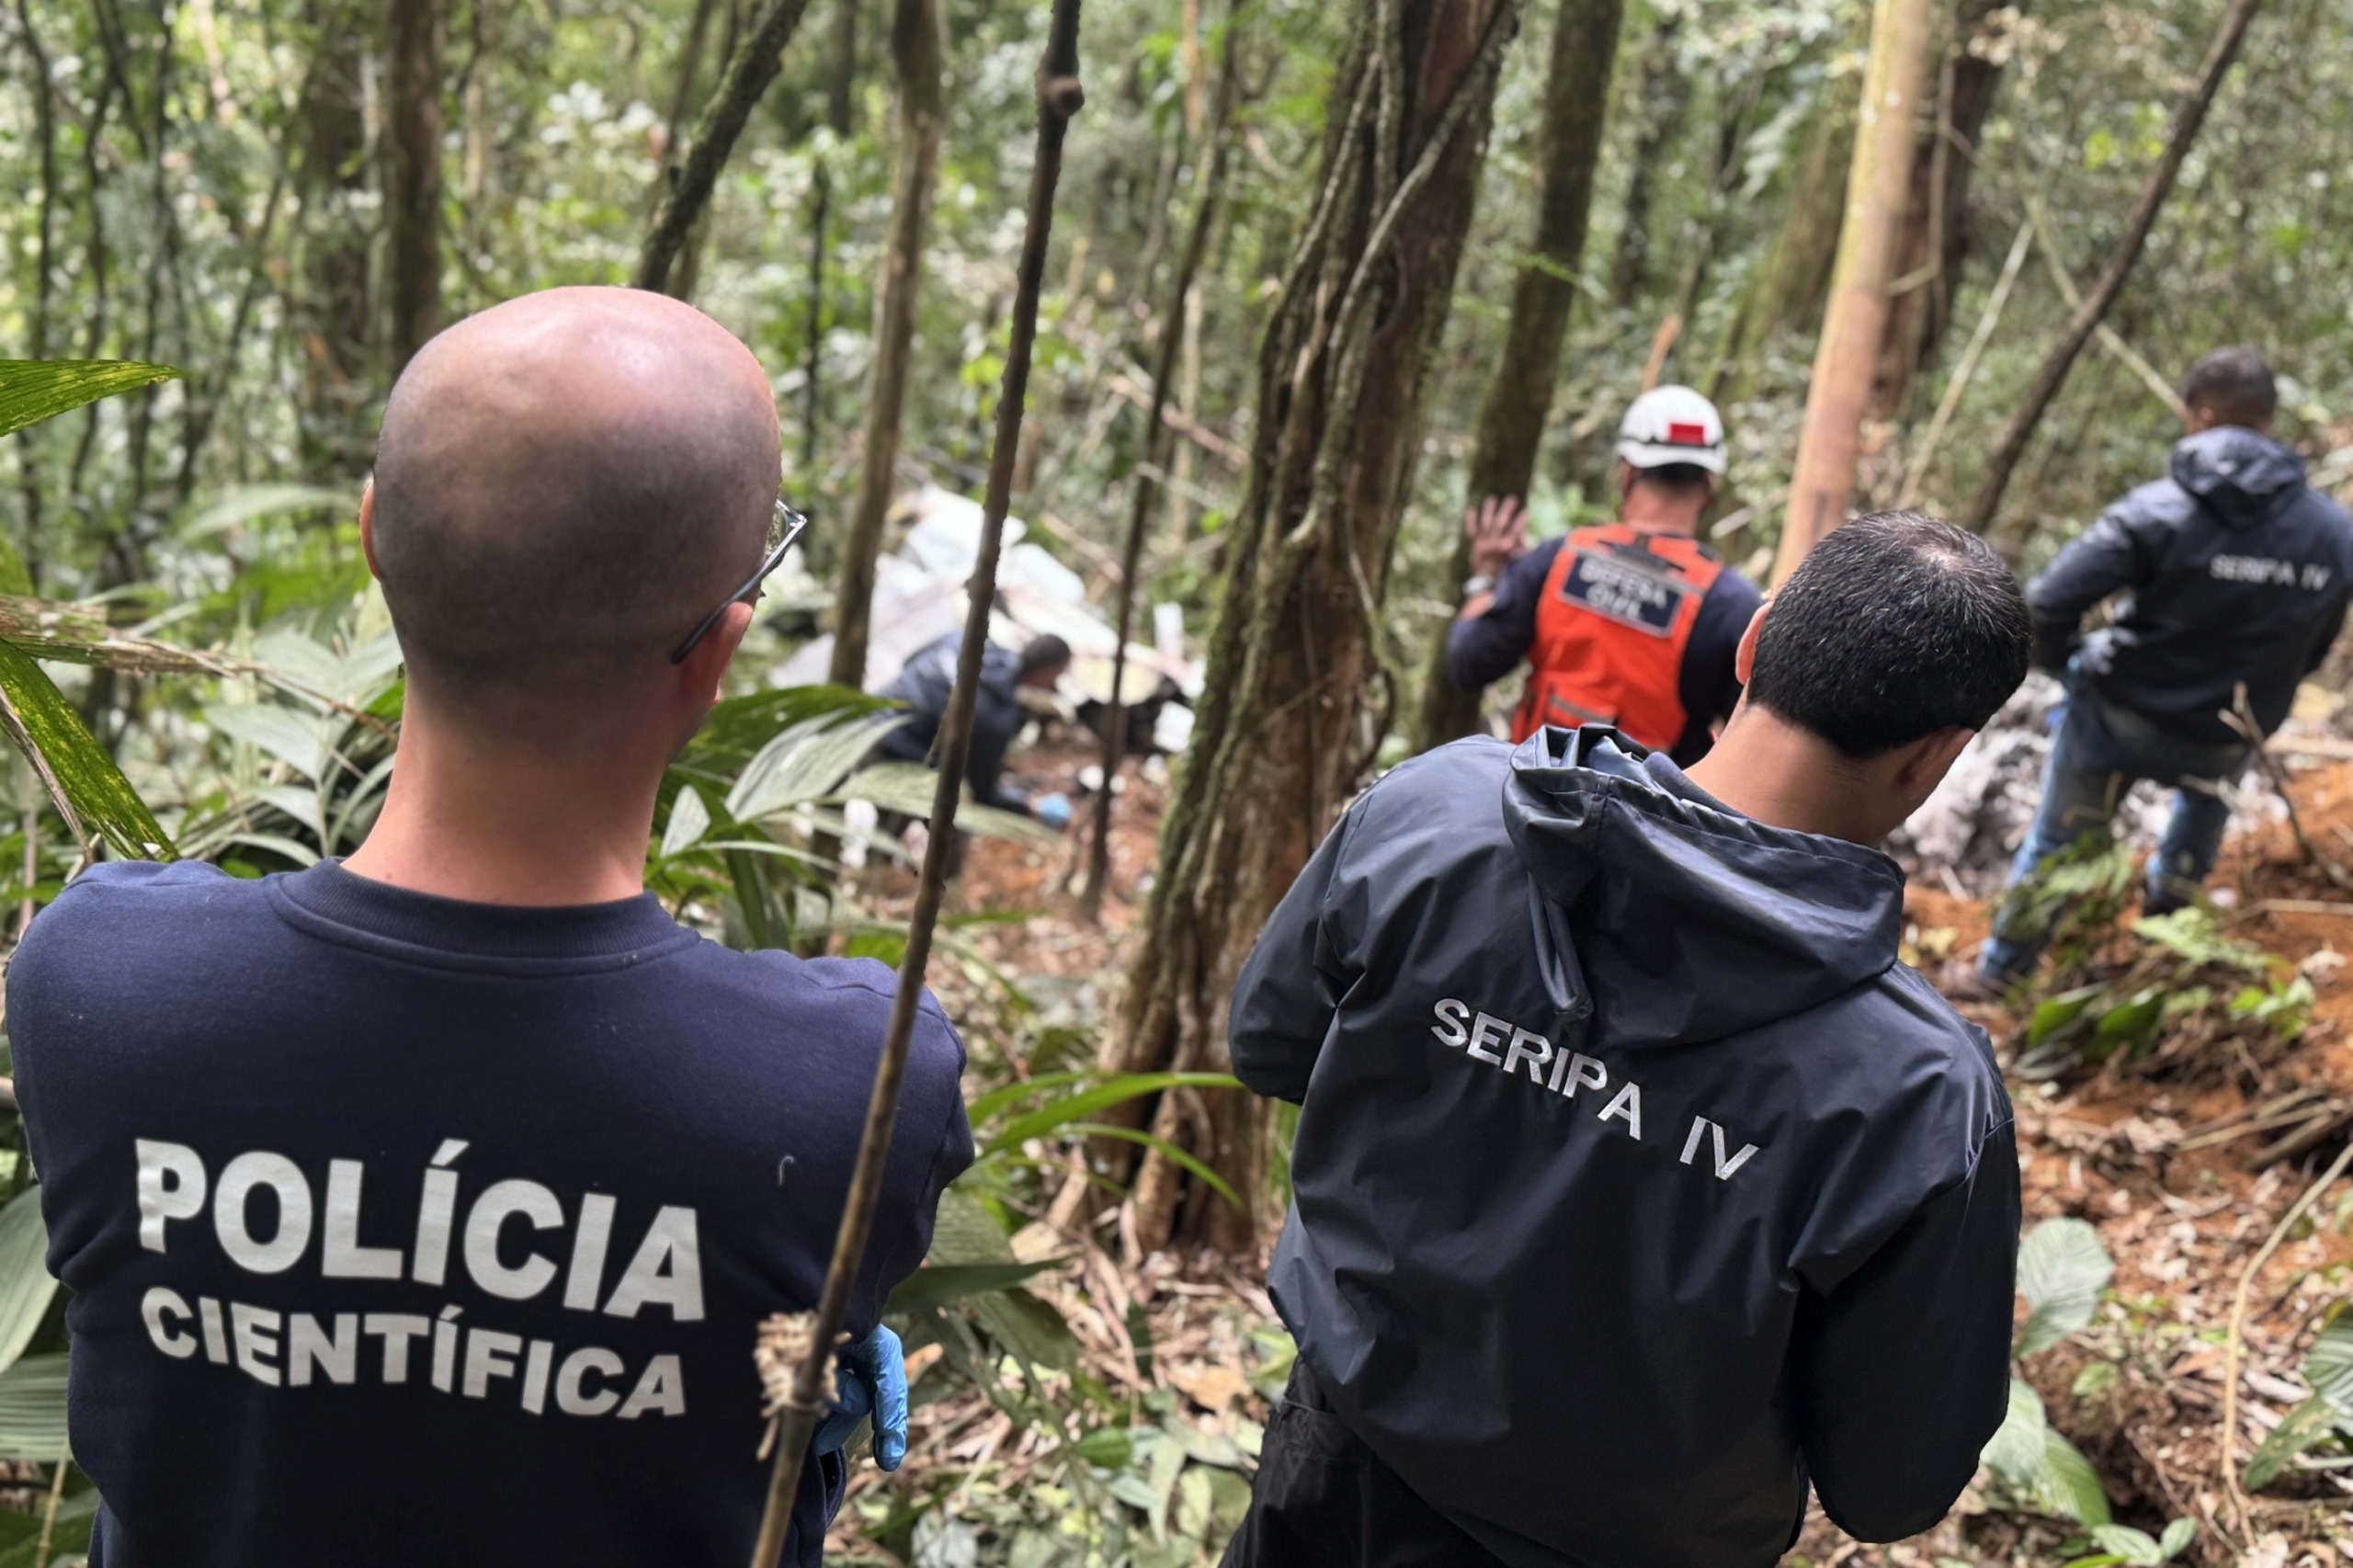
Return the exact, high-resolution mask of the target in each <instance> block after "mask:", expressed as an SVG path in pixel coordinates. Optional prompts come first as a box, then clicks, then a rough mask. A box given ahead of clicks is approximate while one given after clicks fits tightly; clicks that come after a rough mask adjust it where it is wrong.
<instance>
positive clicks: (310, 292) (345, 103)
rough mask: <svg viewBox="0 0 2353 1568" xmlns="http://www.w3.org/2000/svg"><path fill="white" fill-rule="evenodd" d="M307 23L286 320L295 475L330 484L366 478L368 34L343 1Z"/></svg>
mask: <svg viewBox="0 0 2353 1568" xmlns="http://www.w3.org/2000/svg"><path fill="white" fill-rule="evenodd" d="M307 20H308V22H309V26H310V28H311V32H312V36H313V48H314V49H315V50H316V51H317V66H316V68H315V69H314V70H313V71H312V72H311V73H310V74H309V76H308V77H307V78H306V83H307V86H306V90H305V91H304V92H303V94H302V97H301V102H300V104H299V105H298V106H297V107H296V109H295V122H296V124H297V125H298V126H300V127H301V163H300V164H299V165H297V168H296V180H295V189H296V190H297V192H298V193H299V194H300V196H301V258H302V259H301V287H300V288H297V289H295V290H292V298H291V301H290V313H291V315H292V317H293V321H294V326H295V332H296V336H297V341H299V342H300V343H301V349H302V401H301V453H302V471H303V472H304V473H305V474H307V475H313V476H317V477H323V478H335V477H342V476H347V475H354V474H358V473H362V472H366V471H367V468H368V441H367V437H366V436H365V434H364V433H363V432H362V431H361V429H360V422H359V410H360V408H361V407H362V406H364V405H365V404H366V403H367V402H368V400H369V391H370V389H369V374H368V368H369V343H370V341H371V339H372V336H373V334H372V333H371V332H370V330H369V323H370V322H371V321H372V320H373V319H374V314H373V312H372V311H371V309H370V307H369V295H368V231H367V225H366V224H365V223H364V222H362V220H361V215H360V211H359V208H360V206H361V198H362V197H364V195H365V194H366V191H367V187H368V160H367V156H366V153H367V146H368V126H367V121H366V119H365V118H364V114H363V111H362V109H361V108H360V100H361V92H360V74H361V72H362V71H363V70H364V69H365V65H364V62H365V58H366V56H365V49H366V41H367V31H366V29H365V28H362V27H361V26H360V18H359V15H358V10H357V7H356V6H354V5H353V4H352V3H351V0H312V4H311V6H310V7H309V9H308V14H307Z"/></svg>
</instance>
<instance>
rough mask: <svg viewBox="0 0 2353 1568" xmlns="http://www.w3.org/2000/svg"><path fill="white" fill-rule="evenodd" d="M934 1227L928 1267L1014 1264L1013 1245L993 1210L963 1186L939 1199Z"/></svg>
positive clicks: (927, 1254)
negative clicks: (990, 1210)
mask: <svg viewBox="0 0 2353 1568" xmlns="http://www.w3.org/2000/svg"><path fill="white" fill-rule="evenodd" d="M936 1214H937V1217H936V1218H935V1219H934V1221H932V1227H931V1250H930V1251H928V1252H926V1253H925V1254H924V1259H923V1261H924V1264H925V1266H926V1267H939V1266H943V1265H945V1266H950V1267H955V1266H961V1265H969V1264H1010V1263H1017V1262H1018V1261H1019V1260H1018V1259H1017V1258H1016V1257H1015V1256H1013V1243H1012V1242H1011V1241H1010V1240H1008V1239H1007V1238H1006V1233H1005V1227H1004V1226H1003V1225H1000V1224H998V1223H997V1222H996V1216H995V1214H992V1213H990V1212H989V1206H988V1205H987V1204H985V1203H983V1202H982V1201H981V1200H980V1199H978V1198H975V1197H973V1196H972V1191H971V1190H970V1189H969V1188H967V1187H964V1186H962V1185H961V1183H960V1184H959V1185H957V1186H954V1187H949V1189H948V1190H947V1191H945V1192H943V1193H941V1194H940V1195H939V1207H938V1210H936Z"/></svg>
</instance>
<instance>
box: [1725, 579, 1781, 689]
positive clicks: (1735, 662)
mask: <svg viewBox="0 0 2353 1568" xmlns="http://www.w3.org/2000/svg"><path fill="white" fill-rule="evenodd" d="M1772 608H1773V597H1772V596H1771V595H1770V594H1768V595H1767V596H1766V597H1765V602H1764V603H1763V604H1760V605H1758V606H1757V607H1756V614H1755V615H1752V616H1750V617H1749V618H1748V630H1747V631H1743V632H1742V633H1741V634H1740V646H1739V647H1738V648H1737V649H1735V650H1734V651H1733V656H1732V673H1733V677H1734V678H1735V679H1737V680H1738V681H1739V682H1740V684H1741V685H1742V686H1743V687H1746V686H1747V685H1748V677H1749V676H1750V675H1751V674H1752V673H1754V672H1755V670H1756V638H1757V634H1758V633H1760V632H1762V631H1764V630H1765V618H1766V616H1767V615H1768V614H1770V613H1771V612H1772Z"/></svg>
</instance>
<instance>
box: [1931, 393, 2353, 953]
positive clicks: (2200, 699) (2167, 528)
mask: <svg viewBox="0 0 2353 1568" xmlns="http://www.w3.org/2000/svg"><path fill="white" fill-rule="evenodd" d="M2182 401H2183V402H2184V403H2187V404H2188V406H2189V416H2188V436H2187V437H2184V438H2183V440H2182V441H2181V443H2180V444H2179V445H2178V446H2177V447H2175V448H2174V449H2173V463H2172V473H2171V475H2170V476H2169V477H2167V478H2165V479H2161V480H2159V481H2157V482H2156V483H2154V484H2144V485H2143V486H2142V487H2141V488H2140V489H2138V490H2135V491H2133V492H2132V493H2131V494H2129V495H2127V496H2125V497H2124V499H2123V500H2121V501H2119V502H2118V503H2117V504H2116V505H2115V506H2111V507H2109V509H2108V510H2107V511H2106V512H2104V513H2102V514H2101V516H2100V518H2099V520H2098V521H2097V522H2096V523H2094V524H2093V525H2092V526H2091V527H2090V528H2088V529H2086V531H2085V532H2084V534H2083V536H2082V537H2081V538H2079V539H2077V540H2075V542H2074V543H2073V544H2071V545H2069V546H2068V547H2067V548H2066V550H2065V551H2062V552H2061V554H2060V556H2059V559H2058V560H2057V561H2054V562H2052V564H2051V569H2050V570H2049V571H2047V572H2045V573H2043V574H2042V575H2041V576H2040V577H2038V578H2037V579H2035V582H2034V585H2033V586H2032V587H2030V588H2029V589H2028V590H2027V603H2028V605H2029V607H2030V608H2031V609H2032V610H2033V613H2034V658H2035V663H2036V664H2037V665H2040V666H2041V667H2043V668H2046V669H2049V670H2052V671H2053V672H2054V673H2057V674H2059V675H2060V676H2061V677H2062V678H2063V680H2065V682H2066V684H2067V689H2068V704H2067V710H2066V715H2065V717H2064V719H2063V721H2062V722H2061V725H2060V730H2059V735H2058V739H2057V741H2056V743H2055V744H2053V745H2052V750H2051V762H2050V766H2049V769H2048V771H2047V772H2046V773H2045V775H2044V778H2043V785H2042V805H2041V809H2040V812H2038V813H2037V814H2036V817H2035V823H2034V830H2033V832H2032V833H2031V834H2029V835H2028V838H2027V841H2026V843H2025V844H2024V845H2022V846H2020V847H2019V849H2018V861H2017V864H2016V866H2015V867H2014V868H2013V869H2012V871H2011V877H2010V880H2011V883H2012V885H2013V887H2014V888H2015V887H2017V886H2018V884H2019V883H2022V882H2024V881H2026V880H2027V879H2028V878H2029V875H2030V874H2031V873H2032V872H2033V871H2034V869H2035V868H2036V867H2038V866H2039V865H2040V864H2041V863H2042V862H2043V861H2044V860H2046V859H2048V858H2051V857H2052V856H2053V855H2056V854H2058V853H2060V852H2061V851H2062V850H2063V849H2066V848H2067V847H2068V846H2071V845H2073V844H2075V843H2076V842H2078V841H2080V840H2082V839H2084V838H2086V837H2087V836H2090V835H2103V836H2104V835H2106V834H2107V832H2108V828H2109V819H2110V818H2112V817H2113V816H2114V815H2115V812H2116V802H2117V801H2118V800H2119V799H2120V797H2121V796H2122V795H2123V793H2124V791H2125V790H2128V789H2130V788H2131V785H2132V783H2133V781H2134V780H2136V779H2141V778H2153V779H2155V780H2156V781H2157V782H2158V783H2160V784H2165V785H2168V786H2171V787H2173V788H2174V790H2176V794H2175V797H2174V809H2173V820H2172V822H2171V823H2170V824H2168V825H2167V827H2166V830H2165V840H2164V842H2163V843H2162V844H2160V845H2159V846H2158V848H2157V853H2156V854H2155V855H2154V856H2152V857H2150V859H2149V866H2148V886H2147V892H2146V894H2145V902H2144V904H2143V907H2144V908H2146V909H2147V910H2148V912H2149V913H2150V914H2152V915H2158V914H2163V913H2165V912H2166V911H2168V910H2172V909H2178V908H2180V907H2181V906H2182V905H2183V904H2185V903H2188V902H2190V901H2191V900H2193V899H2195V898H2196V897H2197V896H2198V893H2199V889H2200V884H2201V883H2202V882H2204V881H2205V880H2206V876H2207V873H2209V872H2211V870H2212V869H2214V858H2215V856H2216V855H2217V854H2218V853H2219V852H2220V850H2221V848H2222V830H2223V828H2224V827H2225V826H2226V825H2227V824H2228V823H2229V821H2230V814H2231V811H2230V805H2229V803H2228V801H2226V800H2225V799H2224V798H2223V795H2222V788H2223V787H2224V786H2226V785H2228V784H2229V783H2230V782H2232V781H2233V780H2234V779H2236V778H2238V776H2239V775H2240V774H2241V773H2242V772H2244V771H2245V767H2246V765H2247V761H2248V758H2249V756H2250V746H2249V743H2248V741H2247V738H2246V736H2245V734H2244V733H2242V731H2241V730H2240V728H2239V727H2238V726H2236V725H2234V724H2232V723H2231V722H2228V721H2227V720H2226V719H2225V718H2224V715H2225V714H2227V713H2231V712H2233V711H2234V710H2236V709H2237V708H2238V707H2239V705H2240V704H2241V703H2242V702H2244V704H2245V708H2246V710H2247V712H2246V713H2245V715H2243V722H2244V720H2245V719H2251V720H2252V721H2253V722H2254V725H2255V727H2256V729H2257V730H2259V731H2260V732H2261V733H2264V734H2266V735H2268V734H2270V733H2271V732H2272V731H2274V730H2276V729H2278V728H2279V725H2280V723H2281V722H2282V721H2284V720H2285V719H2286V718H2287V717H2288V710H2289V708H2290V706H2291V705H2292V704H2293V703H2294V701H2295V698H2296V686H2297V683H2298V682H2300V681H2302V679H2303V678H2304V676H2308V675H2310V674H2311V673H2312V672H2313V670H2314V669H2316V668H2318V667H2319V665H2320V662H2321V660H2322V659H2324V658H2325V657H2326V656H2327V654H2328V648H2329V644H2330V643H2331V642H2335V641H2336V633H2337V631H2338V630H2339V629H2340V628H2342V627H2343V625H2344V624H2345V607H2346V603H2347V597H2348V596H2353V519H2348V518H2347V517H2346V515H2345V512H2344V510H2343V509H2342V508H2341V507H2339V506H2337V505H2336V503H2335V502H2334V501H2331V500H2330V499H2328V498H2327V497H2326V496H2325V495H2322V494H2318V493H2317V492H2315V491H2313V489H2312V488H2311V487H2310V486H2309V485H2307V484H2306V483H2304V464H2303V460H2302V459H2301V458H2299V457H2298V456H2297V455H2296V454H2295V453H2294V452H2292V451H2290V449H2288V448H2286V447H2284V446H2282V445H2280V444H2279V442H2278V441H2275V440H2273V439H2272V438H2271V419H2272V415H2273V412H2274V411H2275V409H2276V408H2277V406H2278V403H2279V394H2278V392H2277V391H2276V390H2275V389H2274V386H2273V383H2272V380H2271V370H2270V368H2269V367H2268V366H2267V365H2266V364H2264V362H2263V358H2262V357H2261V356H2260V355H2258V354H2257V353H2256V351H2255V350H2254V349H2252V348H2224V349H2219V350H2217V351H2216V352H2214V353H2212V354H2209V355H2208V356H2207V357H2206V358H2203V359H2201V360H2200V361H2199V362H2198V364H2197V366H2196V368H2195V369H2192V370H2191V371H2190V372H2189V380H2188V383H2187V384H2186V385H2184V387H2183V388H2182ZM2120 591H2124V592H2129V593H2130V594H2131V599H2130V600H2129V601H2128V602H2127V603H2126V604H2125V605H2124V607H2123V608H2122V609H2121V610H2120V612H2119V614H2118V615H2117V618H2116V620H2115V623H2114V624H2113V625H2111V626H2109V627H2107V628H2106V629H2104V630H2102V631H2096V632H2094V633H2093V634H2092V635H2091V636H2089V637H2085V636H2083V635H2082V634H2081V631H2080V626H2081V622H2082V620H2083V618H2084V612H2085V611H2086V610H2088V609H2090V608H2092V607H2093V606H2095V605H2097V603H2099V601H2100V600H2102V599H2104V598H2106V597H2109V595H2110V594H2113V593H2117V592H2120ZM2242 693H2243V694H2244V695H2243V696H2242V695H2241V694H2242ZM2052 913H2053V912H2052V909H2051V908H2050V905H2049V903H2048V901H2046V900H2042V899H2037V898H2033V897H2030V896H2029V895H2027V894H2026V893H2024V892H2018V893H2015V894H2014V895H2013V896H2012V897H2011V898H2010V899H2009V900H2008V901H2006V903H2005V904H2004V906H2003V908H2002V909H2001V911H2000V912H1999V913H1998V914H1997V915H1996V916H1995V923H1994V930H1995V936H1994V938H1993V939H1992V940H1990V941H1988V942H1987V943H1986V944H1985V946H1984V949H1983V950H1982V951H1981V952H1980V953H1979V955H1978V960H1977V968H1978V975H1979V977H1980V979H1981V980H1982V981H1983V982H1984V983H1985V984H1986V985H1988V986H1989V987H1993V986H2000V985H2004V984H2006V983H2009V982H2011V981H2014V980H2016V979H2017V978H2018V977H2019V976H2020V975H2022V974H2024V973H2025V972H2026V971H2028V970H2029V969H2030V968H2032V967H2033V964H2034V960H2035V956H2036V955H2037V954H2038V953H2039V952H2040V950H2041V948H2042V944H2043V942H2044V940H2045V939H2046V938H2047V937H2048V936H2049V921H2050V919H2051V917H2052Z"/></svg>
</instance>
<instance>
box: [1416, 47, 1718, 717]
mask: <svg viewBox="0 0 2353 1568" xmlns="http://www.w3.org/2000/svg"><path fill="white" fill-rule="evenodd" d="M1624 12H1625V6H1624V0H1562V4H1561V14H1560V17H1559V18H1558V19H1557V20H1556V21H1555V23H1554V24H1553V29H1552V66H1551V74H1550V75H1549V76H1548V77H1547V78H1546V83H1545V89H1544V124H1543V131H1542V138H1543V142H1542V148H1541V158H1542V175H1541V179H1542V181H1543V185H1542V189H1541V192H1540V195H1539V196H1538V199H1537V205H1536V238H1535V243H1534V244H1532V245H1531V246H1530V247H1529V248H1530V250H1531V251H1532V252H1533V254H1534V256H1535V257H1536V258H1537V259H1535V260H1534V261H1531V262H1530V263H1529V265H1528V266H1526V267H1521V268H1520V269H1519V276H1518V278H1516V279H1514V280H1513V283H1512V290H1511V319H1510V322H1509V324H1507V325H1506V327H1505V328H1504V353H1503V363H1502V364H1500V365H1498V366H1497V367H1496V368H1495V380H1494V381H1490V382H1488V383H1487V396H1486V400H1485V401H1484V402H1483V403H1481V404H1480V405H1479V429H1478V435H1477V437H1476V439H1475V442H1474V444H1473V445H1472V449H1471V475H1470V480H1471V483H1470V490H1469V495H1470V499H1471V502H1472V505H1473V506H1475V505H1477V504H1478V503H1479V502H1480V501H1482V500H1483V499H1485V498H1486V497H1487V496H1490V495H1518V496H1523V497H1524V496H1525V495H1527V494H1528V483H1529V478H1530V477H1531V476H1532V475H1534V473H1535V472H1536V453H1537V449H1538V448H1540V446H1542V445H1543V441H1544V421H1545V419H1546V417H1547V416H1548V415H1550V414H1551V413H1552V387H1553V383H1554V382H1555V381H1557V380H1558V379H1559V373H1560V368H1561V337H1562V335H1563V333H1565V332H1566V331H1567V330H1568V325H1569V311H1570V308H1571V307H1572V306H1573V305H1574V304H1575V302H1576V295H1577V290H1576V285H1575V284H1574V282H1572V281H1571V279H1572V278H1574V277H1575V276H1576V272H1577V263H1578V259H1579V257H1580V256H1582V255H1583V253H1584V250H1585V231H1586V216H1587V215H1588V213H1589V212H1590V211H1591V210H1592V207H1593V170H1594V165H1596V164H1597V163H1598V162H1599V161H1600V157H1601V136H1602V131H1603V126H1604V121H1605V119H1607V116H1608V103H1609V72H1610V66H1611V62H1614V61H1615V60H1616V59H1617V56H1618V27H1619V23H1620V19H1621V18H1622V17H1623V15H1624ZM1665 53H1666V55H1667V56H1668V59H1669V61H1670V64H1671V62H1672V58H1673V53H1674V51H1673V38H1672V34H1669V36H1668V39H1667V40H1666V44H1665ZM1649 86H1650V84H1649V82H1648V81H1647V80H1646V81H1645V89H1646V90H1647V89H1648V88H1649ZM1651 107H1652V106H1647V105H1646V106H1645V110H1644V112H1645V114H1646V115H1649V114H1650V108H1651ZM1656 119H1657V117H1652V118H1650V119H1645V122H1644V125H1643V132H1644V141H1645V142H1646V143H1647V144H1648V145H1649V147H1650V151H1651V153H1653V154H1655V153H1656V152H1657V149H1658V146H1659V144H1660V141H1661V139H1660V138H1659V137H1655V136H1653V135H1652V134H1651V132H1652V131H1653V130H1654V127H1655V124H1656ZM1636 180H1637V183H1638V184H1640V183H1642V180H1643V176H1642V175H1641V173H1640V171H1637V174H1636ZM1643 221H1644V220H1643V218H1642V217H1641V216H1640V215H1638V214H1637V213H1636V212H1635V211H1634V210H1633V209H1632V205H1631V199H1630V202H1629V208H1628V213H1627V222H1629V223H1630V224H1633V223H1639V222H1643ZM1619 262H1620V266H1621V267H1622V266H1623V265H1625V263H1626V251H1625V248H1624V246H1623V244H1620V250H1619ZM1470 573H1471V541H1470V539H1469V537H1468V536H1467V535H1465V534H1463V533H1462V532H1461V531H1460V530H1458V531H1457V532H1456V534H1455V538H1454V568H1453V579H1452V580H1453V586H1454V594H1453V595H1450V596H1449V598H1450V600H1451V602H1455V603H1457V604H1459V603H1460V599H1459V597H1458V596H1459V594H1460V592H1461V583H1462V581H1463V579H1464V578H1465V577H1467V576H1469V575H1470ZM1450 628H1451V622H1449V625H1447V626H1441V627H1439V628H1438V634H1437V636H1436V637H1435V638H1434V639H1433V640H1432V642H1431V644H1430V651H1429V657H1428V659H1427V668H1426V671H1425V673H1424V675H1423V676H1422V707H1421V713H1420V722H1419V723H1418V724H1417V725H1416V726H1415V749H1416V750H1420V751H1427V750H1428V749H1429V748H1430V747H1432V746H1438V745H1444V744H1446V743H1447V742H1449V741H1451V740H1457V739H1460V738H1461V737H1462V736H1464V735H1467V734H1469V733H1472V731H1473V730H1475V729H1477V728H1478V727H1479V701H1480V694H1479V693H1477V692H1475V691H1464V690H1462V689H1461V688H1460V687H1457V686H1456V685H1455V684H1454V683H1453V682H1452V681H1451V680H1449V679H1448V678H1447V675H1446V641H1447V633H1448V631H1449V630H1450Z"/></svg>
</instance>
